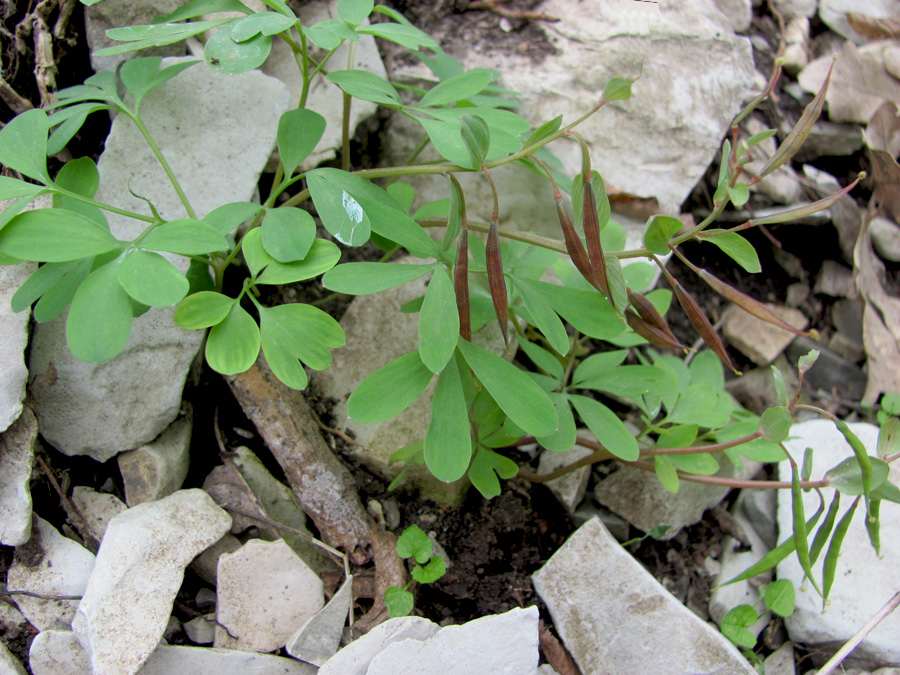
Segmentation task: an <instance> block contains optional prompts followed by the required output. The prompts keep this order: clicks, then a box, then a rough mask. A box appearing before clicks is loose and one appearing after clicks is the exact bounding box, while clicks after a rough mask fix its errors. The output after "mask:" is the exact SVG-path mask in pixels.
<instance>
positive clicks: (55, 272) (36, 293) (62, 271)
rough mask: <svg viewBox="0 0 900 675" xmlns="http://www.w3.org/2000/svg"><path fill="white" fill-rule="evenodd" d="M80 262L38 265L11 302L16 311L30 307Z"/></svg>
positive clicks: (13, 309) (71, 261)
mask: <svg viewBox="0 0 900 675" xmlns="http://www.w3.org/2000/svg"><path fill="white" fill-rule="evenodd" d="M77 264H78V262H77V261H75V260H70V261H69V262H64V263H47V264H45V265H41V266H40V267H38V268H37V269H36V270H35V271H34V272H33V273H32V275H31V276H30V277H28V279H27V280H26V281H25V283H24V284H22V285H21V286H20V287H19V290H17V291H16V292H15V294H14V295H13V297H12V299H11V300H10V302H9V305H10V308H11V309H12V311H14V312H21V311H23V310H25V309H28V307H29V306H31V304H32V303H33V302H34V301H35V300H37V299H38V298H40V297H41V296H42V295H43V294H44V293H46V292H47V291H48V290H49V289H50V288H52V287H53V285H54V284H55V283H56V282H58V281H59V280H60V279H62V278H63V276H65V275H66V274H67V273H68V272H70V271H71V270H72V268H74V267H75V266H76V265H77Z"/></svg>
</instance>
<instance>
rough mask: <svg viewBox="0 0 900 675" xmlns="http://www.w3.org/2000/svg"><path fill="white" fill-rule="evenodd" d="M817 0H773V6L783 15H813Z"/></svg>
mask: <svg viewBox="0 0 900 675" xmlns="http://www.w3.org/2000/svg"><path fill="white" fill-rule="evenodd" d="M818 4H819V3H818V0H775V7H777V8H778V11H779V12H781V13H782V14H784V15H785V16H791V15H793V16H806V17H809V16H814V15H815V13H816V9H817V8H818Z"/></svg>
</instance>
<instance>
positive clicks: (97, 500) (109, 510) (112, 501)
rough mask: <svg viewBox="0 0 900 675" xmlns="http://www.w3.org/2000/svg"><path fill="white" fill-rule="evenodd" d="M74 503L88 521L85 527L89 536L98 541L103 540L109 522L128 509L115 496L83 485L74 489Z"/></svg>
mask: <svg viewBox="0 0 900 675" xmlns="http://www.w3.org/2000/svg"><path fill="white" fill-rule="evenodd" d="M72 503H73V504H74V505H75V507H76V508H77V509H78V510H79V511H80V512H81V515H83V516H84V518H85V520H86V521H87V522H86V523H85V525H86V526H87V528H88V534H90V535H91V536H92V537H93V538H94V539H96V540H97V541H101V540H102V539H103V534H104V533H105V532H106V526H107V525H109V521H110V520H112V519H113V518H114V517H115V516H117V515H119V514H120V513H122V511H124V510H126V509H127V508H128V507H127V506H126V505H125V502H123V501H122V500H121V499H119V498H118V497H116V496H115V495H111V494H107V493H106V492H97V491H96V490H92V489H91V488H89V487H85V486H83V485H76V486H75V487H74V488H73V489H72Z"/></svg>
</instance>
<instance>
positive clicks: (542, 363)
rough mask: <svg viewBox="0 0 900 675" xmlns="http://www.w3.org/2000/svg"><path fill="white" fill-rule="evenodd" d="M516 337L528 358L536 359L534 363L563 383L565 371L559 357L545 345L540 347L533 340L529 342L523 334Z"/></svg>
mask: <svg viewBox="0 0 900 675" xmlns="http://www.w3.org/2000/svg"><path fill="white" fill-rule="evenodd" d="M516 337H517V339H518V342H519V348H520V349H521V350H522V351H523V352H525V354H526V355H527V356H528V358H529V359H531V360H532V361H534V364H535V365H536V366H537V367H538V368H540V369H541V370H543V371H544V372H545V373H547V374H548V375H549V376H550V377H552V378H554V379H556V380H557V381H558V382H559V383H562V380H563V376H564V371H563V366H562V364H561V363H560V362H559V359H558V358H556V357H555V356H554V355H553V354H551V353H550V352H548V351H547V350H546V349H544V348H543V347H539V346H538V345H536V344H534V343H533V342H529V341H528V340H526V339H525V338H524V337H523V336H521V335H518V336H516Z"/></svg>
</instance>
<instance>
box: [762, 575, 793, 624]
mask: <svg viewBox="0 0 900 675" xmlns="http://www.w3.org/2000/svg"><path fill="white" fill-rule="evenodd" d="M796 597H797V594H796V591H794V584H793V583H791V581H790V579H778V580H777V581H773V582H772V583H770V584H768V585H767V586H766V593H765V596H764V598H765V602H766V607H768V608H769V609H770V610H772V612H774V613H775V614H777V615H778V616H790V615H791V614H793V613H794V602H795V600H796Z"/></svg>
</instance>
